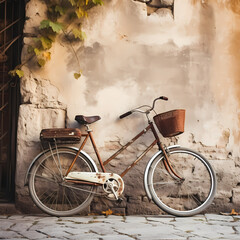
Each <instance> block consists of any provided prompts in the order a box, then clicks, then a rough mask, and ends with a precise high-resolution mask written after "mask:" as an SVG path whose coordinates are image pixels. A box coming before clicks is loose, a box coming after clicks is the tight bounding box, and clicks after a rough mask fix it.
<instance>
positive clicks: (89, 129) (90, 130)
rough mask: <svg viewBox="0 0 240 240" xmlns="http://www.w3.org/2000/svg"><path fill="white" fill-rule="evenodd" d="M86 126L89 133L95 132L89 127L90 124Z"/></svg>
mask: <svg viewBox="0 0 240 240" xmlns="http://www.w3.org/2000/svg"><path fill="white" fill-rule="evenodd" d="M84 126H85V127H86V131H87V132H92V131H93V130H92V129H91V128H90V127H89V125H88V124H84Z"/></svg>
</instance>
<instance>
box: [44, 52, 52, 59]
mask: <svg viewBox="0 0 240 240" xmlns="http://www.w3.org/2000/svg"><path fill="white" fill-rule="evenodd" d="M43 56H44V57H45V59H46V60H50V59H51V53H50V52H44V53H43Z"/></svg>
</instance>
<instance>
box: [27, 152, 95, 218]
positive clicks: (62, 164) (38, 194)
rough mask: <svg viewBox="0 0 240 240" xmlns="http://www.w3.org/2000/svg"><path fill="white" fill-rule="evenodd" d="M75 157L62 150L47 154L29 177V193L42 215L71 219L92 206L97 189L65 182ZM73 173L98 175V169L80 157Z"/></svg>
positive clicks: (40, 159) (35, 164)
mask: <svg viewBox="0 0 240 240" xmlns="http://www.w3.org/2000/svg"><path fill="white" fill-rule="evenodd" d="M76 154H77V150H74V149H71V148H64V147H62V148H58V149H53V150H52V151H48V152H47V153H45V154H44V155H42V156H41V157H40V158H39V159H38V160H37V161H36V162H35V163H34V165H33V167H32V169H31V171H30V176H29V192H30V195H31V197H32V199H33V202H34V203H35V204H36V205H37V206H38V207H39V208H40V209H41V210H42V211H44V212H46V213H48V214H50V215H54V216H70V215H74V214H77V213H78V212H80V211H81V210H83V209H85V208H86V207H87V206H88V205H89V204H90V203H91V201H92V198H93V195H94V194H93V192H95V190H96V187H95V186H92V185H86V184H75V183H70V182H67V181H65V180H64V176H65V174H66V172H67V170H68V168H69V166H70V165H71V163H72V161H73V159H74V158H75V156H76ZM71 171H78V172H95V171H96V169H95V168H94V166H93V165H92V163H91V161H90V160H89V159H88V158H86V157H85V156H84V155H83V154H82V153H80V154H79V156H78V158H77V160H76V162H75V164H74V166H73V168H72V170H71Z"/></svg>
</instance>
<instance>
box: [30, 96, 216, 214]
mask: <svg viewBox="0 0 240 240" xmlns="http://www.w3.org/2000/svg"><path fill="white" fill-rule="evenodd" d="M157 100H168V98H167V97H164V96H161V97H158V98H156V99H155V100H154V101H153V104H152V106H149V105H143V106H140V107H138V108H135V109H132V110H131V111H128V112H126V113H124V114H123V115H121V116H120V119H122V118H124V117H127V116H129V115H130V114H132V113H142V114H145V116H146V117H147V121H148V125H147V127H146V128H144V129H143V130H142V131H141V132H140V133H138V134H137V135H136V136H135V137H134V138H133V139H132V140H131V141H129V142H128V143H127V144H125V145H124V146H122V148H121V149H119V150H118V151H117V152H116V153H114V154H113V155H112V156H111V157H109V158H108V159H107V160H105V161H103V160H102V159H101V157H100V154H99V152H98V150H97V147H96V144H95V141H94V138H93V134H92V129H91V128H90V124H92V123H94V122H96V121H98V120H100V117H99V116H90V117H86V116H83V115H77V116H76V117H75V120H76V121H77V122H78V123H79V124H81V125H84V126H85V129H86V132H85V133H81V131H80V129H78V128H65V129H44V130H42V132H41V135H40V136H41V140H42V142H44V143H45V144H46V143H47V144H48V148H47V149H46V150H44V151H42V152H41V153H40V154H38V155H37V156H36V157H35V158H34V160H33V161H32V163H31V164H30V166H29V168H28V171H27V174H26V179H25V184H28V187H29V192H30V195H31V197H32V200H33V202H34V203H35V204H36V205H37V206H38V207H39V208H40V209H41V210H42V211H44V212H45V213H48V214H50V215H54V216H71V215H74V214H77V213H79V212H80V211H82V210H84V209H85V208H86V207H87V206H89V204H90V203H91V201H92V199H93V197H94V196H95V195H97V196H100V195H101V196H104V197H107V198H108V199H110V200H117V201H121V199H122V198H121V197H122V195H123V191H124V181H123V177H124V176H125V175H126V173H127V172H128V171H129V170H130V169H132V168H133V167H134V166H135V165H136V164H137V163H138V162H139V161H140V160H141V159H142V158H143V157H144V156H145V155H146V154H147V153H148V152H149V151H150V150H151V149H152V148H153V147H154V146H155V145H157V146H158V149H159V150H158V151H157V152H156V153H155V154H154V155H153V156H152V157H151V158H150V160H149V161H148V163H147V166H146V168H145V172H144V188H145V191H146V195H147V196H148V198H149V199H150V200H153V202H154V203H155V204H156V205H157V206H158V207H159V208H161V209H162V210H163V211H165V212H167V213H169V214H172V215H175V216H192V215H195V214H198V213H200V212H202V211H203V210H205V209H206V208H207V207H208V206H209V205H210V204H211V202H212V201H213V199H214V195H215V192H216V175H215V172H214V170H213V168H212V166H211V165H210V164H209V162H208V161H207V160H206V158H205V157H204V156H202V155H201V154H199V153H197V152H195V151H192V150H190V149H187V148H182V147H180V146H179V145H173V146H168V147H165V146H164V145H163V144H162V142H161V141H160V138H159V136H158V134H157V130H156V129H155V125H156V126H157V128H158V129H159V131H160V133H161V134H162V136H163V137H173V136H176V135H178V134H181V133H182V132H183V131H184V120H185V110H183V109H177V110H173V111H168V112H165V113H161V114H156V112H155V110H154V107H155V103H156V101H157ZM152 112H154V113H155V114H156V115H155V116H154V117H153V120H154V123H155V125H154V123H153V121H152V120H150V117H149V114H150V113H152ZM149 131H151V132H152V133H153V137H154V141H153V142H152V143H151V144H150V145H149V147H147V148H146V150H145V151H144V152H142V153H141V155H140V156H139V157H138V158H137V159H136V160H135V161H133V163H132V164H131V165H130V166H129V167H127V168H126V169H125V170H124V171H123V172H122V173H121V174H117V173H111V172H110V173H109V172H106V169H105V166H106V165H107V164H108V163H109V162H111V161H112V160H113V159H115V158H116V157H117V156H118V155H119V154H120V153H122V151H124V150H125V149H126V148H127V147H129V146H130V145H131V144H132V143H133V142H135V141H136V140H137V139H138V138H139V137H141V136H143V135H144V134H145V133H146V132H149ZM81 138H83V141H82V139H81ZM88 139H90V141H91V144H92V146H93V149H94V151H95V153H96V157H97V159H98V162H99V166H100V168H101V171H99V170H98V167H97V164H96V163H95V162H94V160H93V159H92V158H91V157H90V156H89V155H88V154H87V153H86V152H85V151H83V148H84V146H85V144H86V142H87V140H88ZM70 141H71V142H73V143H76V142H80V141H81V144H80V146H79V148H76V147H73V146H61V145H59V143H61V142H64V143H69V142H70ZM99 188H100V191H99Z"/></svg>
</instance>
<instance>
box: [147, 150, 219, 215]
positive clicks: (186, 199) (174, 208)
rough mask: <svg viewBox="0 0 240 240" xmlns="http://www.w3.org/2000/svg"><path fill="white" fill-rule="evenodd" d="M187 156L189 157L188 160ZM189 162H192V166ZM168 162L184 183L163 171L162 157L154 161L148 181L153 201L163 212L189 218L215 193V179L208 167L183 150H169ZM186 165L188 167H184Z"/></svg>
mask: <svg viewBox="0 0 240 240" xmlns="http://www.w3.org/2000/svg"><path fill="white" fill-rule="evenodd" d="M180 154H181V155H184V156H185V160H183V158H179V156H177V155H180ZM173 156H176V159H177V160H178V161H177V162H176V163H174V160H173V159H171V158H172V157H173ZM187 156H188V157H189V156H191V159H190V160H189V158H187ZM174 159H175V158H174ZM175 161H176V160H175ZM181 161H182V162H181ZM191 161H192V162H194V161H195V165H194V164H193V163H191ZM170 162H171V163H172V165H173V168H174V169H175V170H176V171H177V173H178V174H180V176H181V177H183V178H184V181H180V180H179V179H178V180H177V178H176V177H175V178H174V177H173V176H172V177H171V176H170V175H169V173H168V172H167V171H166V169H165V168H163V157H161V158H159V159H158V160H157V161H154V163H153V165H152V171H151V173H150V178H149V183H150V186H149V187H150V189H151V192H152V196H153V200H154V202H155V203H156V204H157V205H158V206H159V207H160V208H162V209H163V210H164V211H166V212H168V213H170V214H174V215H178V216H184V215H186V216H190V215H193V214H196V213H198V212H200V211H202V210H203V209H205V208H206V207H207V206H208V205H209V204H210V203H211V201H212V198H213V196H214V191H215V188H214V182H215V176H214V175H213V172H212V169H211V167H210V166H209V164H208V163H207V162H206V161H205V160H204V159H203V157H201V156H200V155H198V154H196V153H194V152H189V151H187V150H172V151H170ZM186 163H188V165H185V168H184V167H183V166H184V164H186ZM160 164H161V165H162V166H161V168H159V166H160ZM191 164H192V165H191ZM159 169H160V170H161V171H160V170H159ZM162 169H164V170H162ZM179 169H181V171H179ZM203 170H204V171H203ZM206 173H207V174H206ZM164 181H165V182H164Z"/></svg>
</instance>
